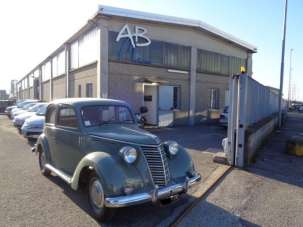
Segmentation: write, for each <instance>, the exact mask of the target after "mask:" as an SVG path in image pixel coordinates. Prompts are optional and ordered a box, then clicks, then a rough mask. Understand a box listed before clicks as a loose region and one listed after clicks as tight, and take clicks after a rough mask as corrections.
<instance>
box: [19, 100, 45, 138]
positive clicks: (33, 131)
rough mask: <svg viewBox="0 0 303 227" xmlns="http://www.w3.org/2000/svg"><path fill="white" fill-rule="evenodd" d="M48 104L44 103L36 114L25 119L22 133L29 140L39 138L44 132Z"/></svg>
mask: <svg viewBox="0 0 303 227" xmlns="http://www.w3.org/2000/svg"><path fill="white" fill-rule="evenodd" d="M47 105H48V104H47ZM47 105H43V107H42V108H40V109H39V110H38V111H37V112H36V114H35V115H33V116H31V117H30V118H27V119H26V120H25V121H24V123H23V125H22V127H21V133H22V135H23V136H24V137H25V138H27V139H28V140H31V139H37V138H38V137H39V135H40V134H41V133H42V132H43V127H44V123H45V113H46V109H47Z"/></svg>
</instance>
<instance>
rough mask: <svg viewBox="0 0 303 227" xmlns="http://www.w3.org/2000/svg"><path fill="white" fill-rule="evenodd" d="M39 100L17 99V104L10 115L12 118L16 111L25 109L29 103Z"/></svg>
mask: <svg viewBox="0 0 303 227" xmlns="http://www.w3.org/2000/svg"><path fill="white" fill-rule="evenodd" d="M37 102H38V100H24V101H21V102H18V101H17V106H16V107H15V108H13V109H12V110H11V111H10V115H9V117H10V118H12V117H13V114H14V113H16V112H17V111H20V110H23V108H25V106H26V105H27V104H29V103H37Z"/></svg>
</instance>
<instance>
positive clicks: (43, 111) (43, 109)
mask: <svg viewBox="0 0 303 227" xmlns="http://www.w3.org/2000/svg"><path fill="white" fill-rule="evenodd" d="M47 105H48V104H47V103H45V104H43V105H40V107H39V109H38V111H37V112H36V115H39V116H44V115H45V114H46V109H47Z"/></svg>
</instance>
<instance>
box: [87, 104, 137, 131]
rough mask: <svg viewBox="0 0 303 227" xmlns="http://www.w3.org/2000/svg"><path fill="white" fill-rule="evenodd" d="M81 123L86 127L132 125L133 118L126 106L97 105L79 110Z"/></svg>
mask: <svg viewBox="0 0 303 227" xmlns="http://www.w3.org/2000/svg"><path fill="white" fill-rule="evenodd" d="M81 116H82V120H83V123H84V125H85V126H86V127H92V126H100V125H104V124H124V123H127V124H133V123H134V119H133V116H132V114H131V112H130V110H129V108H128V107H126V106H117V105H98V106H86V107H83V108H82V110H81Z"/></svg>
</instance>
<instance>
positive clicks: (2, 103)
mask: <svg viewBox="0 0 303 227" xmlns="http://www.w3.org/2000/svg"><path fill="white" fill-rule="evenodd" d="M14 104H15V100H0V113H5V111H6V108H8V107H9V106H12V105H14Z"/></svg>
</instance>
